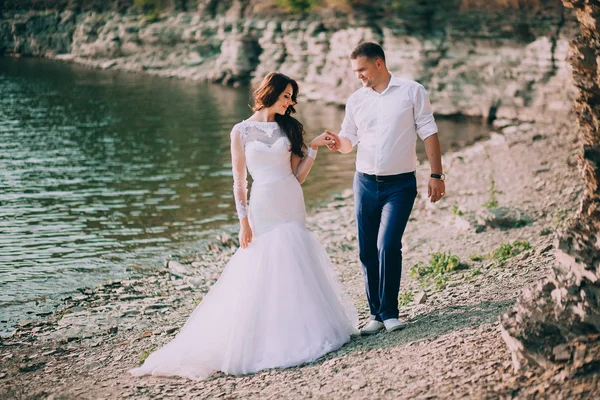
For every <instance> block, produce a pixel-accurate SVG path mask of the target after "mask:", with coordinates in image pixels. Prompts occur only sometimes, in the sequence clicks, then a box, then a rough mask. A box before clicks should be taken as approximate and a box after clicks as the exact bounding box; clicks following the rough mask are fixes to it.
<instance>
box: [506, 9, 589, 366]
mask: <svg viewBox="0 0 600 400" xmlns="http://www.w3.org/2000/svg"><path fill="white" fill-rule="evenodd" d="M563 2H564V4H565V5H566V6H568V7H573V8H575V9H576V11H577V19H578V20H579V24H580V26H581V33H580V34H579V35H577V37H576V38H575V39H574V40H573V41H572V43H571V49H570V54H571V56H570V61H571V63H572V64H573V70H574V77H575V81H576V82H577V87H578V88H579V95H578V98H577V101H576V103H575V111H576V113H577V116H578V119H579V125H580V135H579V140H580V142H581V144H582V149H583V151H582V154H581V157H580V163H579V164H580V171H581V173H582V175H583V178H584V181H585V185H586V190H585V193H584V195H583V199H582V201H581V206H580V209H579V211H578V213H577V216H576V217H575V218H574V219H573V221H572V222H571V224H570V225H569V227H568V229H566V230H565V231H563V232H559V234H558V235H557V241H556V247H557V249H558V250H557V261H558V264H557V265H556V268H555V272H554V274H553V276H551V277H550V279H549V280H548V281H547V282H544V283H540V284H539V285H538V286H537V287H535V288H533V289H531V290H528V291H526V292H525V293H524V294H523V295H522V296H521V298H520V299H519V301H518V303H517V305H516V306H515V307H514V309H512V310H511V311H510V312H508V313H507V314H505V315H504V316H503V317H502V335H503V337H504V339H505V341H506V343H507V344H508V345H509V348H510V349H511V351H512V354H513V363H514V366H515V368H517V369H518V368H521V367H522V366H523V365H525V366H531V365H533V366H538V365H539V366H542V367H544V368H551V367H556V368H563V367H565V368H567V369H569V370H574V371H575V373H576V374H580V375H581V374H587V373H591V372H592V371H594V370H595V371H596V372H597V371H598V365H599V360H600V340H599V339H600V242H599V240H598V238H599V237H600V223H599V221H600V191H599V186H598V182H599V178H600V69H599V61H600V58H598V55H599V54H600V32H599V30H600V1H598V0H563Z"/></svg>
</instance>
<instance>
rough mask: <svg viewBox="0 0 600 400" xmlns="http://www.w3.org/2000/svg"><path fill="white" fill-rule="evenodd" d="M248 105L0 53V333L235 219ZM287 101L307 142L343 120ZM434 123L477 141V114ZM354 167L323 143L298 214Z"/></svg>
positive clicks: (331, 111)
mask: <svg viewBox="0 0 600 400" xmlns="http://www.w3.org/2000/svg"><path fill="white" fill-rule="evenodd" d="M248 104H249V89H248V88H236V89H234V88H227V87H222V86H218V85H211V84H206V83H198V82H189V81H182V80H174V79H173V80H172V79H165V78H158V77H152V76H146V75H141V74H132V73H124V72H112V71H98V70H92V69H87V68H84V67H81V66H77V65H70V64H63V63H57V62H52V61H48V60H34V59H23V60H15V59H9V58H5V59H2V58H0V334H2V333H3V334H6V333H7V332H10V331H11V330H12V329H14V326H15V324H16V323H17V321H18V320H21V319H31V318H34V317H35V316H36V314H43V313H46V312H49V311H51V310H52V309H53V306H54V305H55V304H56V303H57V302H58V301H60V299H61V297H64V296H66V295H69V294H72V293H73V292H74V290H75V289H76V288H80V287H86V286H95V285H97V284H99V283H101V282H103V281H105V280H107V279H118V278H125V277H128V276H130V275H132V274H133V273H135V272H134V271H136V270H137V269H136V268H135V267H139V266H159V265H162V262H163V259H164V258H166V257H168V256H169V255H171V254H180V253H182V252H186V251H193V250H194V249H197V248H199V246H200V244H201V243H202V242H203V241H204V240H206V239H207V238H208V237H210V236H212V235H214V233H215V229H218V228H219V227H222V226H226V225H231V224H234V223H236V222H237V217H236V214H235V207H234V204H233V199H232V178H231V164H230V155H229V132H230V130H231V127H232V126H233V125H234V124H236V123H237V122H239V121H240V120H242V119H245V118H247V117H248V116H249V115H250V110H249V108H248ZM297 109H298V114H297V117H298V118H299V119H300V120H301V121H302V122H303V123H304V125H305V128H306V131H307V134H308V137H309V138H312V137H313V136H316V135H317V134H318V133H320V132H322V131H323V130H324V129H325V128H329V129H334V130H337V129H338V128H339V125H340V123H341V121H342V119H343V111H342V110H341V109H340V108H338V107H334V106H323V105H321V104H316V103H306V104H305V103H301V104H299V105H298V106H297ZM438 125H439V128H440V136H441V140H442V144H443V147H444V148H450V147H460V146H464V145H465V144H468V143H471V142H473V141H474V140H475V139H477V138H480V137H485V136H487V135H488V129H487V126H485V125H482V124H481V123H479V122H475V121H462V122H458V121H456V120H438ZM419 152H420V154H421V156H420V158H422V159H425V157H424V155H423V147H422V143H420V147H419ZM353 173H354V158H353V157H352V156H342V155H339V154H331V153H328V152H326V151H321V152H320V153H319V156H318V158H317V162H316V164H315V166H314V167H313V171H312V172H311V175H310V177H309V179H308V180H307V181H306V182H305V184H304V185H303V187H304V192H305V199H306V201H307V206H308V207H309V209H310V207H311V206H314V205H315V204H317V203H318V202H320V201H323V200H326V199H328V198H329V197H330V196H331V194H332V193H334V192H339V191H341V190H343V189H345V188H348V187H350V185H351V180H352V175H353Z"/></svg>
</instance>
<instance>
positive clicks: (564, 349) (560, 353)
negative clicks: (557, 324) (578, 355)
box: [552, 344, 571, 361]
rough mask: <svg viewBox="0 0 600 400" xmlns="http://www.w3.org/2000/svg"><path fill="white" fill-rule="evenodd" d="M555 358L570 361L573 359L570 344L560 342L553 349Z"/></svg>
mask: <svg viewBox="0 0 600 400" xmlns="http://www.w3.org/2000/svg"><path fill="white" fill-rule="evenodd" d="M552 354H553V355H554V360H556V361H569V360H570V359H571V348H570V347H569V345H568V344H560V345H558V346H556V347H554V349H552Z"/></svg>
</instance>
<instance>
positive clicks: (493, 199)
mask: <svg viewBox="0 0 600 400" xmlns="http://www.w3.org/2000/svg"><path fill="white" fill-rule="evenodd" d="M488 193H489V195H490V198H489V199H488V201H486V202H485V203H484V204H483V206H484V207H485V208H496V207H498V199H497V198H496V194H497V193H498V191H497V190H496V181H495V180H494V174H490V188H489V189H488Z"/></svg>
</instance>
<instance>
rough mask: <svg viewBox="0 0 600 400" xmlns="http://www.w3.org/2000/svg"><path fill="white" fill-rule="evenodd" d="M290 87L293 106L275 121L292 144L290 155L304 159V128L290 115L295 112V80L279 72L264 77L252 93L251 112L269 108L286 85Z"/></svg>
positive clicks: (276, 116) (296, 94) (296, 89)
mask: <svg viewBox="0 0 600 400" xmlns="http://www.w3.org/2000/svg"><path fill="white" fill-rule="evenodd" d="M288 84H289V85H292V101H293V102H294V104H293V105H291V106H289V107H288V108H287V110H286V112H285V114H284V115H280V114H275V121H276V122H277V124H279V127H280V128H281V130H283V132H284V133H285V135H286V136H287V137H288V139H289V140H290V143H291V144H292V153H294V154H297V155H299V156H300V157H304V150H305V149H306V145H305V144H304V126H303V125H302V124H301V123H300V121H298V120H297V119H296V118H294V117H292V115H291V114H294V113H295V112H296V109H294V105H296V104H297V102H296V99H297V97H298V84H297V83H296V81H295V80H293V79H292V78H290V77H289V76H287V75H284V74H282V73H279V72H271V73H270V74H269V75H267V76H265V78H264V79H263V81H262V82H261V84H260V85H259V86H258V88H257V89H256V90H255V91H254V92H253V94H252V97H253V98H254V107H251V108H252V111H254V112H256V111H259V110H262V109H263V108H267V107H271V106H272V105H273V104H275V102H277V99H278V98H279V96H280V95H281V93H283V91H284V90H285V88H286V87H287V85H288Z"/></svg>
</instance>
